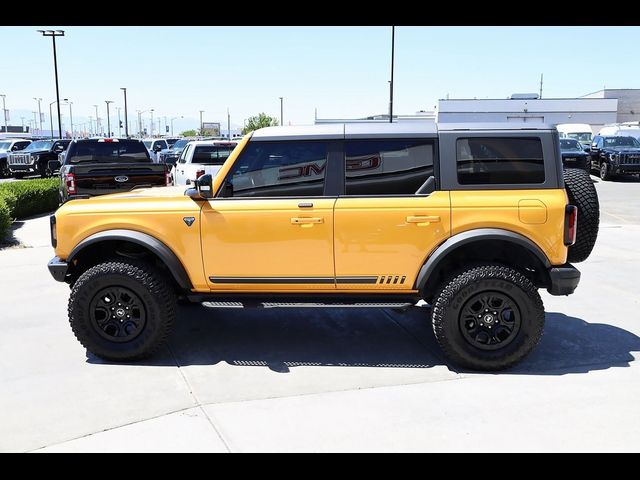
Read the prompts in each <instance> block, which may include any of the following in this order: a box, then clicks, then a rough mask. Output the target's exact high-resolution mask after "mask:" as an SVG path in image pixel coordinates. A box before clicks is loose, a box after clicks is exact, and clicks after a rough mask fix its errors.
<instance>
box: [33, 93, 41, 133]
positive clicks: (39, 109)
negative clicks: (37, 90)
mask: <svg viewBox="0 0 640 480" xmlns="http://www.w3.org/2000/svg"><path fill="white" fill-rule="evenodd" d="M33 99H34V100H35V101H36V102H38V120H40V131H39V132H38V133H39V134H40V135H42V109H41V108H40V102H41V101H42V99H41V98H36V97H33Z"/></svg>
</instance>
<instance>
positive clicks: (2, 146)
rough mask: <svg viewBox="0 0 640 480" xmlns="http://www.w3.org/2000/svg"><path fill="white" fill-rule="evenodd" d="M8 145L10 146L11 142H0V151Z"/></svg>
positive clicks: (6, 148) (7, 148)
mask: <svg viewBox="0 0 640 480" xmlns="http://www.w3.org/2000/svg"><path fill="white" fill-rule="evenodd" d="M9 147H11V142H0V152H4V151H6V150H9Z"/></svg>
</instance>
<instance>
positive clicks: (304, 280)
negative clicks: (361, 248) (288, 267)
mask: <svg viewBox="0 0 640 480" xmlns="http://www.w3.org/2000/svg"><path fill="white" fill-rule="evenodd" d="M377 280H378V277H337V278H334V277H209V281H210V282H212V283H236V284H237V283H244V284H247V283H248V284H271V283H281V284H323V285H327V284H334V283H339V284H345V283H348V284H372V285H373V284H375V283H376V282H377Z"/></svg>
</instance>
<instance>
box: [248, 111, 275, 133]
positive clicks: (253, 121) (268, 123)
mask: <svg viewBox="0 0 640 480" xmlns="http://www.w3.org/2000/svg"><path fill="white" fill-rule="evenodd" d="M278 125H280V121H279V120H278V119H277V118H276V117H270V116H269V115H267V114H266V113H264V112H262V113H259V114H258V115H255V116H253V117H249V119H248V120H247V125H246V126H245V127H244V128H243V129H242V134H243V135H246V134H247V133H249V132H253V131H254V130H257V129H259V128H264V127H276V126H278Z"/></svg>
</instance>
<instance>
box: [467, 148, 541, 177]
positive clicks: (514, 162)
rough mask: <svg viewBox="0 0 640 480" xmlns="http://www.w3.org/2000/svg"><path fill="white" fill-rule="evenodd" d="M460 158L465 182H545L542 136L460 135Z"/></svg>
mask: <svg viewBox="0 0 640 480" xmlns="http://www.w3.org/2000/svg"><path fill="white" fill-rule="evenodd" d="M456 161H457V170H458V182H460V184H461V185H492V184H520V183H544V159H543V155H542V142H541V141H540V139H539V138H533V137H528V138H504V137H502V138H488V137H474V138H459V139H458V140H457V141H456Z"/></svg>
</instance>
